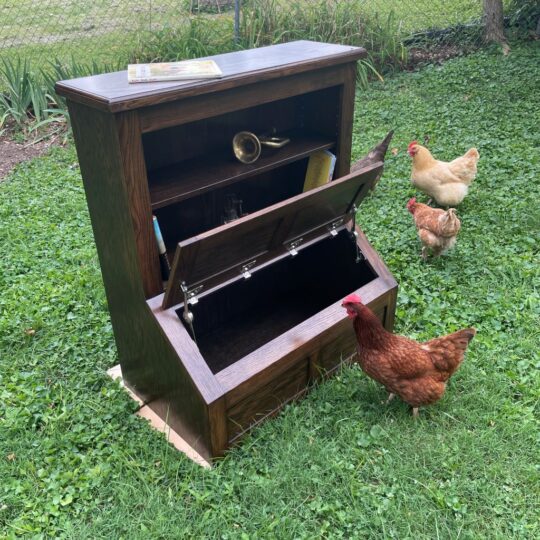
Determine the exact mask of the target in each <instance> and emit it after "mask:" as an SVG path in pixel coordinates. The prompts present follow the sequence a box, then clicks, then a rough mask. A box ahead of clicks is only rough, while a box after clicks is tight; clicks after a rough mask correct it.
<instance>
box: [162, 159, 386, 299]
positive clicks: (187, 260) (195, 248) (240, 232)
mask: <svg viewBox="0 0 540 540" xmlns="http://www.w3.org/2000/svg"><path fill="white" fill-rule="evenodd" d="M382 168H383V164H382V162H377V163H374V164H372V165H369V166H367V167H364V168H362V169H360V170H357V171H355V172H354V173H352V174H349V175H347V176H344V177H343V178H340V179H339V180H334V181H333V182H330V183H328V184H326V185H324V186H322V187H319V188H316V189H313V190H311V191H308V192H306V193H302V194H300V195H297V196H295V197H292V198H290V199H287V200H285V201H283V202H280V203H277V204H274V205H272V206H269V207H267V208H264V209H263V210H259V211H257V212H253V213H252V214H249V215H248V216H245V217H243V218H240V219H237V220H235V221H233V222H231V223H227V224H226V225H222V226H220V227H217V228H215V229H212V230H210V231H208V232H205V233H202V234H200V235H198V236H194V237H192V238H189V239H187V240H183V241H182V242H179V243H178V247H177V249H176V254H175V256H174V262H173V265H172V270H171V275H170V278H169V285H168V288H167V291H166V293H165V297H164V299H163V308H169V307H171V306H174V305H176V304H179V303H181V302H183V301H184V297H185V295H187V297H188V298H193V296H194V295H195V294H196V293H199V292H203V291H207V290H209V289H210V288H212V287H215V286H217V285H220V284H222V283H224V282H226V281H228V280H231V279H235V278H236V279H239V278H242V276H243V277H244V278H248V277H249V276H250V275H251V273H253V272H255V271H257V270H258V269H260V268H262V267H264V266H267V265H268V264H270V263H271V262H273V261H274V260H278V259H280V258H282V257H283V256H294V255H296V253H297V252H298V251H300V250H301V249H302V248H303V247H306V246H308V245H311V244H313V243H314V242H318V241H320V240H321V239H322V238H326V237H328V236H330V235H336V234H337V232H338V231H339V230H340V229H343V228H344V227H345V226H346V224H347V223H348V222H349V221H350V220H351V218H352V217H353V216H354V213H355V211H356V208H357V206H358V204H359V203H360V201H361V200H362V199H363V198H364V197H365V196H366V194H367V192H368V190H369V188H370V187H371V185H372V183H373V182H374V181H375V179H376V178H378V176H379V175H380V174H381V172H382Z"/></svg>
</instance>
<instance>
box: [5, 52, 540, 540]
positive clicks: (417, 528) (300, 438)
mask: <svg viewBox="0 0 540 540" xmlns="http://www.w3.org/2000/svg"><path fill="white" fill-rule="evenodd" d="M537 64H538V46H537V44H535V43H529V44H526V45H519V44H513V46H512V53H511V54H510V55H509V56H508V57H507V58H504V60H503V59H502V58H501V56H500V53H499V52H498V51H495V50H494V51H485V52H478V53H475V54H473V55H471V56H469V57H467V58H460V59H455V60H451V61H449V62H447V63H445V64H444V65H442V66H430V67H427V68H426V69H424V70H422V71H418V72H414V73H403V74H399V75H396V76H392V77H390V78H388V79H387V80H386V82H385V84H384V85H381V84H371V85H370V86H369V88H368V89H367V90H366V91H361V92H359V93H358V99H357V103H356V113H355V115H356V117H355V122H354V140H353V158H357V157H359V156H360V155H362V154H363V153H365V151H366V150H368V149H369V148H370V147H371V146H372V145H373V144H374V143H375V142H377V141H379V140H380V139H381V138H382V137H383V136H384V135H385V134H386V133H387V131H388V130H389V129H390V128H394V129H395V130H396V131H395V135H394V142H393V146H394V147H395V148H396V149H397V154H396V155H394V154H393V153H392V152H389V154H388V156H387V162H386V168H385V174H384V176H383V178H382V179H381V181H380V182H379V183H378V185H377V189H376V191H375V192H374V193H373V195H371V196H370V197H369V198H368V199H367V200H365V201H364V202H363V203H362V206H361V207H360V211H359V214H358V219H359V221H360V223H361V225H362V228H363V229H365V231H366V233H367V236H368V238H369V239H370V240H371V241H372V243H373V244H374V245H375V247H376V248H377V250H378V251H379V252H380V253H381V255H382V257H383V259H384V260H385V261H386V262H387V264H388V265H389V267H390V270H391V271H392V272H393V274H394V275H395V276H396V278H397V279H398V280H399V282H400V290H399V295H398V310H397V318H396V331H398V332H400V333H403V334H406V335H409V336H411V337H413V338H417V339H428V338H430V337H432V336H434V335H437V334H442V333H444V332H449V331H452V330H453V329H456V328H457V327H459V326H464V325H469V324H473V325H475V326H476V327H477V328H478V330H479V333H478V335H477V336H476V338H475V340H474V341H473V342H472V344H471V348H470V350H469V352H468V354H467V358H466V360H465V362H464V364H463V366H462V367H461V368H460V370H459V371H458V373H457V374H456V375H455V376H454V377H453V378H452V379H451V381H450V384H449V387H448V390H447V392H446V394H445V396H444V398H443V399H442V400H441V401H440V402H439V403H437V404H435V405H434V406H432V407H428V408H425V409H424V410H423V411H422V412H421V416H420V418H419V420H418V421H417V422H413V421H412V420H411V417H410V413H409V410H408V407H407V406H405V404H403V403H400V402H399V400H394V401H393V402H392V403H391V404H390V405H389V406H384V405H382V404H381V401H383V400H384V399H385V397H386V395H385V392H384V390H383V389H382V388H381V387H380V386H379V385H377V384H376V383H375V382H374V381H372V380H370V379H369V378H367V377H366V376H365V375H364V374H363V373H362V372H361V371H360V370H359V369H358V368H357V367H354V366H353V367H350V368H346V369H344V370H343V371H342V372H341V373H340V374H339V376H337V377H336V378H334V379H332V380H329V381H327V382H325V383H324V384H321V385H320V386H318V387H317V388H315V389H314V391H313V392H312V393H311V394H309V395H308V396H307V398H306V399H304V400H303V401H302V402H300V403H298V404H295V405H291V406H287V407H286V409H285V410H284V411H283V413H281V414H280V415H279V416H278V417H277V418H275V419H274V420H272V421H270V422H266V423H264V424H263V425H261V426H260V427H259V428H257V429H256V430H255V431H254V432H253V433H252V434H251V435H250V436H248V437H247V438H246V439H244V440H243V441H242V444H241V445H240V446H238V447H236V448H235V449H233V450H232V451H231V453H230V454H229V455H227V457H225V458H224V459H223V460H221V461H220V462H218V463H217V464H216V466H215V468H214V469H213V470H210V471H208V470H203V469H200V468H198V466H196V465H194V464H192V463H191V462H190V461H188V460H187V459H186V458H184V457H183V456H182V455H180V454H178V453H177V452H175V451H174V450H173V449H172V448H171V447H170V446H169V445H167V444H166V443H165V441H164V439H163V438H162V437H161V436H160V435H159V434H157V433H156V432H154V431H152V430H151V429H150V428H149V427H148V426H147V425H146V424H145V423H144V422H143V421H142V420H140V419H138V418H136V417H134V416H133V415H132V411H133V404H132V402H131V401H130V400H129V398H127V397H126V395H125V393H124V392H123V391H122V390H121V389H120V388H119V387H118V386H117V385H116V384H115V383H113V382H112V381H110V380H109V379H108V378H107V376H106V375H105V373H104V372H105V369H106V368H108V367H111V366H112V365H114V364H115V363H116V362H117V358H116V353H115V348H114V342H113V335H112V330H111V326H110V321H109V316H108V311H107V307H106V300H105V294H104V291H103V287H102V284H101V276H100V272H99V265H98V261H97V255H96V251H95V247H94V243H93V240H92V232H91V227H90V220H89V217H88V213H87V210H86V203H85V199H84V192H83V188H82V183H81V179H80V177H79V173H78V170H77V168H76V167H73V164H74V163H75V162H76V155H75V151H74V149H73V147H71V146H68V148H66V149H55V150H53V152H52V153H51V154H50V155H48V156H47V157H44V158H40V159H38V160H36V161H34V162H32V163H27V164H22V165H20V166H19V167H18V168H17V169H16V171H14V172H13V173H12V174H11V175H10V177H9V178H7V179H6V180H5V181H3V182H2V183H1V184H0V245H1V246H2V253H3V256H2V258H0V290H1V291H2V292H1V294H0V402H1V403H2V408H1V409H0V478H2V482H1V485H0V536H5V537H7V538H11V537H17V536H21V537H30V538H31V537H40V536H41V537H45V538H48V537H60V538H61V537H65V538H73V539H77V540H84V539H86V538H88V539H95V538H129V539H139V538H140V539H143V538H144V539H146V538H212V539H213V538H216V539H227V538H228V539H237V538H279V539H281V538H283V539H289V538H302V539H304V538H305V539H311V538H332V539H334V538H345V539H348V538H374V539H378V538H381V539H383V538H384V539H386V538H400V539H406V538H414V539H420V540H424V539H425V540H427V539H432V538H461V539H470V540H472V539H478V538H489V539H501V540H502V539H504V540H507V539H532V538H538V536H539V535H540V530H539V523H540V515H539V510H538V509H539V508H540V504H539V503H540V501H539V497H540V495H539V494H540V489H539V488H540V479H539V472H540V469H539V467H538V455H539V429H538V428H539V425H538V404H539V403H540V399H539V398H540V376H539V373H540V370H539V368H540V358H539V353H538V338H539V335H538V328H539V318H540V270H539V267H538V243H537V228H536V229H534V225H535V224H536V225H538V223H539V219H538V214H537V210H536V209H537V207H538V205H537V200H538V197H539V188H538V176H539V172H540V158H539V155H538V152H537V149H538V147H539V146H540V140H539V133H538V130H537V126H538V124H539V123H540V117H539V114H540V113H539V110H538V107H537V104H536V94H535V90H536V88H537V87H538V85H539V83H540V81H539V80H538V76H539V74H538V70H537V69H536V66H537ZM424 134H427V135H429V136H430V143H429V146H430V147H431V148H432V150H433V151H434V153H435V154H436V155H437V156H440V157H441V158H442V159H450V158H452V157H455V155H457V154H459V153H460V152H462V151H465V150H466V149H467V148H468V147H469V146H472V145H476V146H477V147H478V148H479V151H480V154H481V160H480V163H479V172H478V178H477V180H475V182H474V183H473V185H472V187H471V190H470V194H469V196H468V197H467V198H466V199H465V201H464V203H463V204H462V205H461V206H460V207H459V213H460V218H461V219H462V225H463V228H462V231H461V232H460V237H459V241H458V244H457V246H456V248H455V249H454V250H453V251H452V252H450V253H449V254H448V255H445V256H443V257H441V258H439V259H438V260H436V261H433V262H429V263H427V264H425V263H423V262H422V261H421V260H420V257H419V247H420V246H419V244H418V240H417V237H416V231H415V229H414V226H413V225H412V223H411V219H410V215H409V214H408V212H407V210H406V208H405V203H406V201H407V200H408V199H409V198H410V197H411V196H412V195H417V196H419V194H418V193H415V191H414V189H413V188H412V187H411V185H410V183H409V180H408V178H409V175H410V161H409V158H408V156H407V154H406V146H407V144H408V142H409V141H410V140H411V139H417V138H421V137H422V136H423V135H424ZM420 197H422V196H421V195H420ZM535 210H536V214H535Z"/></svg>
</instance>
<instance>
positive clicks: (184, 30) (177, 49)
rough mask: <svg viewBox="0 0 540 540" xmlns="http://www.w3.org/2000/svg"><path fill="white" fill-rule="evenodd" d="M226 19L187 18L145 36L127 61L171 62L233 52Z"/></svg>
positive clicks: (231, 38)
mask: <svg viewBox="0 0 540 540" xmlns="http://www.w3.org/2000/svg"><path fill="white" fill-rule="evenodd" d="M235 48H236V47H235V46H234V44H233V21H232V19H231V18H230V17H211V18H210V17H191V18H189V19H187V20H186V22H185V23H184V24H182V25H179V26H165V27H164V28H163V29H162V30H158V31H155V32H152V33H145V34H143V35H142V37H141V38H140V40H139V43H138V45H137V46H136V47H135V48H134V50H133V51H132V52H131V53H130V55H129V58H130V62H132V63H136V62H141V63H144V62H174V61H178V60H185V59H189V58H199V57H201V56H210V55H213V54H220V53H224V52H228V51H231V50H234V49H235Z"/></svg>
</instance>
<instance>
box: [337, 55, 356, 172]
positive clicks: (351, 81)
mask: <svg viewBox="0 0 540 540" xmlns="http://www.w3.org/2000/svg"><path fill="white" fill-rule="evenodd" d="M345 69H346V74H345V78H344V82H343V86H342V87H341V93H340V102H341V103H340V105H341V106H340V107H339V108H338V111H339V112H338V139H337V145H336V156H337V160H336V167H335V173H334V174H335V176H336V177H338V178H339V177H340V176H345V175H346V174H349V171H350V168H351V144H352V128H353V118H354V99H355V90H356V64H355V63H354V64H347V66H346V68H345Z"/></svg>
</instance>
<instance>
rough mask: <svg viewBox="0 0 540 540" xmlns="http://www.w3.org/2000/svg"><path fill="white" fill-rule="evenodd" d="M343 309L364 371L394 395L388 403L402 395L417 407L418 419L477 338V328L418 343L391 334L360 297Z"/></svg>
mask: <svg viewBox="0 0 540 540" xmlns="http://www.w3.org/2000/svg"><path fill="white" fill-rule="evenodd" d="M342 306H343V307H344V308H345V309H346V310H347V315H348V316H349V318H350V319H352V323H353V327H354V331H355V332H356V339H357V341H358V347H357V349H358V363H359V364H360V367H361V368H362V369H363V370H364V371H365V372H366V373H367V375H369V376H370V377H371V378H372V379H375V380H376V381H378V382H380V383H381V384H383V385H384V386H385V387H386V389H387V390H388V392H390V395H389V397H388V400H387V403H389V402H390V401H391V400H392V399H393V398H394V397H395V395H398V396H399V397H400V398H401V399H402V400H403V401H405V402H406V403H408V404H409V405H411V406H412V407H413V415H414V416H418V407H420V406H423V405H430V404H432V403H435V402H436V401H438V400H439V399H440V398H441V397H442V395H443V394H444V391H445V388H446V382H447V381H448V379H449V378H450V376H451V375H452V374H453V373H454V372H455V371H456V369H457V368H458V367H459V365H460V364H461V362H462V361H463V356H464V354H465V350H466V349H467V346H468V345H469V342H470V341H471V339H472V338H473V337H474V335H475V334H476V330H475V329H474V328H465V329H463V330H458V331H457V332H454V333H453V334H449V335H447V336H444V337H440V338H435V339H432V340H430V341H426V342H425V343H418V342H416V341H413V340H411V339H408V338H406V337H403V336H398V335H395V334H392V333H391V332H388V331H387V330H386V329H385V328H384V327H383V325H382V324H381V322H380V321H379V318H378V317H377V316H376V315H375V314H374V313H373V312H372V311H371V310H370V309H369V308H368V307H366V306H365V305H364V304H362V301H361V300H360V297H359V296H358V295H356V294H350V295H349V296H347V297H346V298H345V299H344V300H343V302H342Z"/></svg>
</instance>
